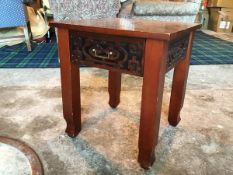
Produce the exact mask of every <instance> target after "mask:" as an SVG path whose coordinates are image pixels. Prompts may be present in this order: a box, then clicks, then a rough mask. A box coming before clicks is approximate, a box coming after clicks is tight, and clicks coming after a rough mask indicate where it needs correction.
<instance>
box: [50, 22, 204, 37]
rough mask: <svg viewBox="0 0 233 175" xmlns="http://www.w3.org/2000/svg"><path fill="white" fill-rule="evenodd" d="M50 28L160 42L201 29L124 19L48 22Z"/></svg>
mask: <svg viewBox="0 0 233 175" xmlns="http://www.w3.org/2000/svg"><path fill="white" fill-rule="evenodd" d="M50 26H54V27H58V28H66V29H69V30H78V31H85V32H94V33H101V34H111V35H118V36H127V37H137V38H151V39H161V40H173V39H176V38H179V37H181V36H183V35H185V34H187V33H189V32H191V31H195V30H197V29H199V28H201V24H198V23H180V22H164V21H156V20H146V19H125V18H102V19H82V20H77V21H53V22H50Z"/></svg>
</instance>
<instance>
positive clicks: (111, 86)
mask: <svg viewBox="0 0 233 175" xmlns="http://www.w3.org/2000/svg"><path fill="white" fill-rule="evenodd" d="M108 92H109V105H110V106H111V107H112V108H116V107H117V106H118V105H119V103H120V93H121V73H120V72H117V71H112V70H110V71H109V75H108Z"/></svg>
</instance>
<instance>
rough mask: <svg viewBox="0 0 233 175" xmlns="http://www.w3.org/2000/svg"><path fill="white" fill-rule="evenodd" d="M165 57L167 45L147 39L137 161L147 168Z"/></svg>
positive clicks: (155, 134) (155, 132)
mask: <svg viewBox="0 0 233 175" xmlns="http://www.w3.org/2000/svg"><path fill="white" fill-rule="evenodd" d="M166 57H167V43H166V42H165V41H157V40H150V39H147V41H146V49H145V62H144V78H143V87H142V102H141V118H140V129H139V143H138V145H139V155H138V161H139V163H140V165H141V166H142V167H143V168H146V169H147V168H149V167H150V166H151V165H152V164H153V162H154V160H155V155H154V150H155V146H156V144H157V142H158V134H159V125H160V115H161V106H162V97H163V87H164V79H165V69H166Z"/></svg>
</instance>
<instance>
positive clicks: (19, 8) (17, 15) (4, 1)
mask: <svg viewBox="0 0 233 175" xmlns="http://www.w3.org/2000/svg"><path fill="white" fill-rule="evenodd" d="M0 2H1V3H0V5H1V7H0V28H12V27H23V30H24V37H25V42H26V44H27V49H28V51H31V43H30V32H29V31H30V30H29V28H28V26H29V22H28V18H27V12H26V7H25V5H24V3H23V0H0Z"/></svg>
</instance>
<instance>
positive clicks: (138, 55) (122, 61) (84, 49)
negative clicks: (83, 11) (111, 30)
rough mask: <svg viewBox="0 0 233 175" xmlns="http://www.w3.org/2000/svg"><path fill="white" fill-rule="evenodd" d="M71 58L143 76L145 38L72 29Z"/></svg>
mask: <svg viewBox="0 0 233 175" xmlns="http://www.w3.org/2000/svg"><path fill="white" fill-rule="evenodd" d="M70 38H71V40H70V41H71V43H70V44H71V55H72V57H71V59H72V61H73V62H76V61H78V62H79V63H81V64H84V65H88V66H94V67H102V68H106V69H109V70H111V69H118V70H121V71H122V72H125V73H129V74H133V75H138V76H143V58H144V48H145V40H144V39H138V38H126V37H117V36H111V35H101V34H93V33H87V32H79V31H71V32H70Z"/></svg>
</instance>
